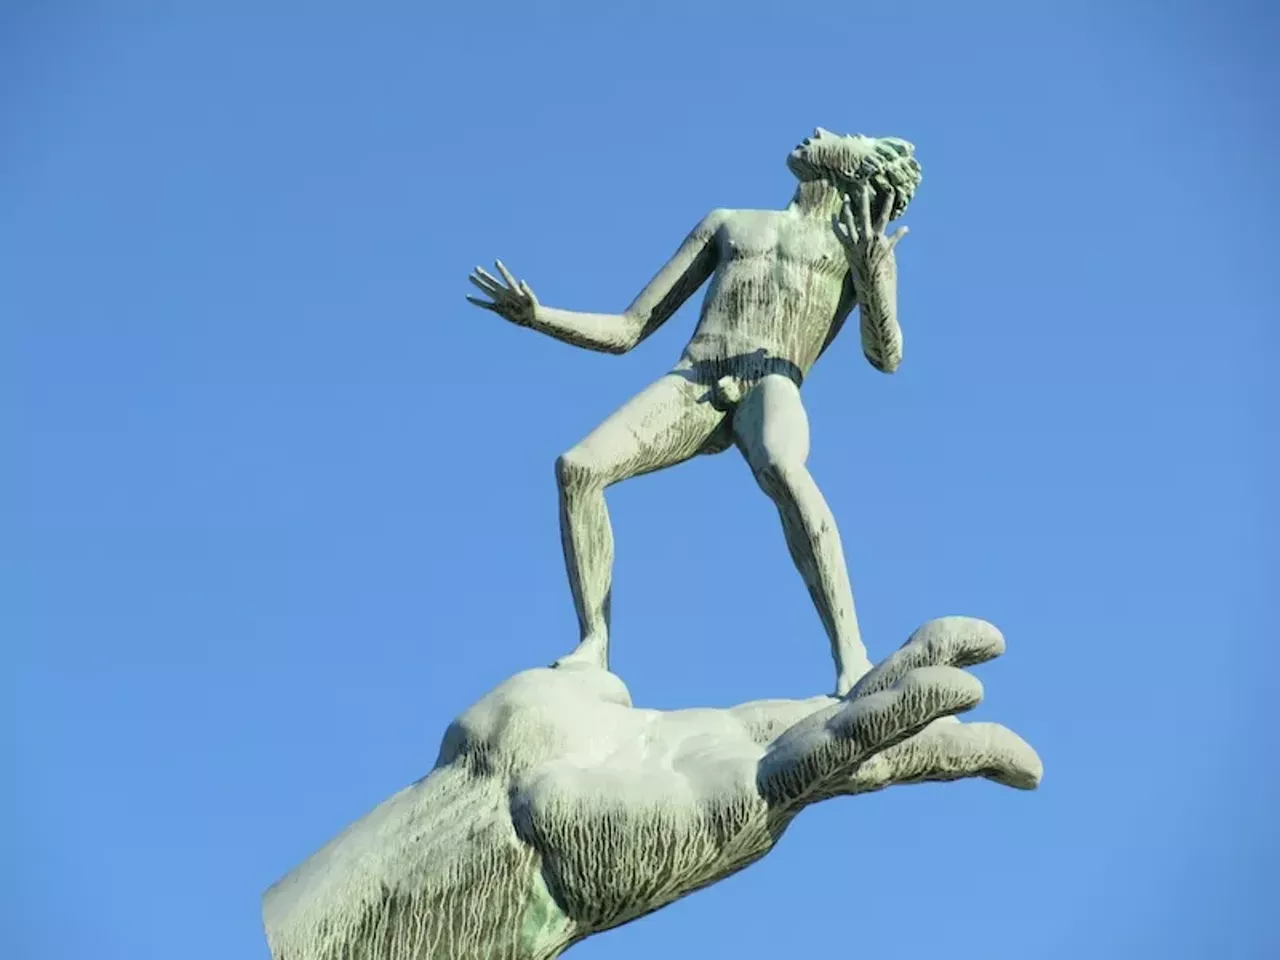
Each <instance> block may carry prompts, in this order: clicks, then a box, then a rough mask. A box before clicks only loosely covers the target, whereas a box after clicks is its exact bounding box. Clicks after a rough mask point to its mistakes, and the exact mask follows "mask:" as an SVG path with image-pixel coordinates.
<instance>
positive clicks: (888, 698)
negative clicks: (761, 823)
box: [756, 667, 982, 806]
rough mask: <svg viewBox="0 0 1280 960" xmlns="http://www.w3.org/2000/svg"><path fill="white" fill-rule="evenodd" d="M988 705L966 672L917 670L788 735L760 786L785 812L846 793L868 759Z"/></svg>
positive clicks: (766, 763)
mask: <svg viewBox="0 0 1280 960" xmlns="http://www.w3.org/2000/svg"><path fill="white" fill-rule="evenodd" d="M981 699H982V684H981V683H980V682H979V681H978V679H977V678H976V677H973V676H970V675H969V674H967V673H965V672H964V671H963V670H957V669H955V668H953V667H923V668H920V669H918V670H912V671H910V672H908V673H907V674H906V675H904V676H903V677H901V678H900V679H899V680H898V681H897V682H896V683H895V684H894V685H893V686H892V687H891V688H890V689H888V690H882V691H881V692H879V693H874V694H869V695H867V696H865V697H859V698H857V699H849V698H847V699H844V700H839V701H837V702H836V703H834V704H832V705H831V706H829V707H826V708H824V709H822V710H819V711H818V712H816V713H814V714H811V715H810V716H808V717H805V718H804V719H803V720H801V721H800V722H798V723H796V724H795V725H794V726H792V727H790V728H789V729H787V730H786V731H785V732H784V733H783V734H782V736H780V737H778V739H777V740H775V741H774V742H773V744H772V745H771V746H770V747H769V751H768V752H767V753H766V754H765V755H764V757H763V758H761V760H760V763H759V765H758V767H757V768H756V785H757V788H758V789H759V790H760V792H761V795H762V796H763V797H764V798H765V800H766V801H767V802H768V803H769V804H770V805H782V806H789V805H792V804H801V805H803V804H806V803H809V802H812V801H813V800H815V799H818V798H819V797H821V796H822V795H823V794H824V793H825V794H828V795H829V794H830V793H831V792H832V791H835V792H839V791H840V790H842V789H845V785H846V784H847V783H848V779H849V777H850V776H852V775H853V773H854V771H855V770H856V769H857V767H858V765H859V764H861V763H863V762H864V761H866V760H867V759H868V758H870V757H872V756H874V755H875V754H877V753H879V752H880V751H882V750H887V749H888V748H889V747H892V746H893V745H894V744H896V743H901V742H902V741H903V740H905V739H906V738H908V737H910V736H912V735H913V734H915V733H917V732H918V731H920V730H921V729H923V728H924V727H925V726H927V725H928V724H929V723H932V722H933V721H934V720H937V719H938V718H940V717H947V716H952V715H954V714H957V713H961V712H963V711H965V710H970V709H972V708H973V707H974V706H976V705H977V704H978V702H979V701H981Z"/></svg>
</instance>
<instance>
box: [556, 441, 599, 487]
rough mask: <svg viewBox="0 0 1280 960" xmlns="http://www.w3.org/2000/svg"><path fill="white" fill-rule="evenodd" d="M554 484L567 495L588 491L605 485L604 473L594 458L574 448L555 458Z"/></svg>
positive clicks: (578, 448) (584, 451)
mask: <svg viewBox="0 0 1280 960" xmlns="http://www.w3.org/2000/svg"><path fill="white" fill-rule="evenodd" d="M556 483H557V484H559V486H560V489H561V490H564V491H565V492H567V493H573V492H578V491H583V490H590V489H593V488H599V487H603V486H604V485H605V473H604V469H603V467H602V466H601V464H600V462H599V461H598V460H597V459H596V458H595V457H593V456H592V455H591V454H590V453H588V452H587V451H586V450H584V449H582V448H581V447H574V448H573V449H572V450H570V451H569V452H568V453H564V454H561V455H560V456H559V457H557V458H556Z"/></svg>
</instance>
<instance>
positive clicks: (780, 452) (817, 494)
mask: <svg viewBox="0 0 1280 960" xmlns="http://www.w3.org/2000/svg"><path fill="white" fill-rule="evenodd" d="M733 435H734V440H735V441H736V443H737V445H738V448H739V449H740V450H741V451H742V454H743V456H745V457H746V459H747V463H748V464H750V466H751V471H752V473H754V474H755V477H756V481H757V482H758V483H759V484H760V488H761V489H762V490H764V492H765V493H766V494H768V495H769V498H770V499H771V500H773V502H774V504H775V505H776V506H777V508H778V515H779V516H780V517H781V518H782V530H783V532H784V533H785V535H786V539H787V548H788V549H789V550H790V551H791V559H792V560H793V561H794V562H795V565H796V568H797V569H798V570H799V571H800V574H801V576H803V577H804V582H805V586H806V587H808V588H809V596H811V597H812V598H813V603H814V606H816V607H817V608H818V616H819V617H821V618H822V625H823V627H824V628H825V629H826V631H827V637H828V639H829V640H830V641H831V655H832V657H833V658H834V659H835V662H836V695H837V696H844V694H846V693H848V692H849V689H850V688H851V687H852V686H853V685H854V683H856V682H857V680H858V678H859V677H861V676H862V675H863V674H864V673H866V672H867V671H868V670H870V669H871V662H870V660H868V659H867V649H866V647H865V646H863V643H862V637H861V635H860V634H859V632H858V618H857V614H856V613H855V612H854V608H853V589H852V587H851V586H850V585H849V571H848V569H847V568H846V567H845V562H844V551H843V550H842V549H841V547H840V534H839V532H838V531H837V530H836V521H835V517H833V516H832V515H831V508H830V507H828V506H827V501H826V500H825V499H824V498H823V496H822V493H821V491H819V490H818V485H817V484H816V483H815V482H814V480H813V477H812V476H811V475H810V474H809V469H808V467H806V466H805V461H806V460H808V458H809V418H808V417H807V416H806V415H805V412H804V406H803V404H801V402H800V388H799V387H797V386H796V384H795V383H794V382H792V381H791V380H790V379H789V378H788V377H785V376H781V375H778V374H770V375H769V376H766V377H764V378H763V379H762V380H760V382H759V383H758V384H756V386H755V387H753V388H752V390H751V391H750V392H749V393H748V394H747V396H746V397H745V398H744V399H743V400H742V402H741V403H740V404H739V405H738V408H737V410H736V411H735V412H734V415H733Z"/></svg>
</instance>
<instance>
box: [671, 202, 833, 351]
mask: <svg viewBox="0 0 1280 960" xmlns="http://www.w3.org/2000/svg"><path fill="white" fill-rule="evenodd" d="M715 243H716V246H717V253H718V265H717V268H716V272H715V275H714V276H713V277H712V280H711V286H710V288H709V289H708V291H707V295H706V299H705V300H704V301H703V305H702V314H701V318H700V319H699V322H698V327H697V329H696V331H695V332H694V335H693V339H692V340H691V341H690V343H689V346H688V347H687V348H686V350H685V356H684V361H685V362H686V363H693V364H711V365H714V366H715V367H716V368H717V370H721V371H723V372H725V373H741V374H742V375H749V373H750V371H749V370H742V371H739V370H737V369H736V367H735V361H737V360H738V358H741V361H740V364H739V365H743V366H752V365H758V364H759V361H760V359H761V358H767V359H768V360H772V361H774V362H777V361H782V362H784V363H786V364H791V365H794V367H795V368H797V370H798V372H799V373H800V375H801V376H803V375H804V374H805V373H807V372H808V371H809V369H810V368H811V367H812V366H813V364H814V361H816V360H817V359H818V354H819V353H821V351H822V347H823V345H824V344H825V343H826V341H827V337H828V334H829V333H830V332H831V328H832V324H833V323H834V322H835V320H836V312H837V308H838V307H839V305H840V294H841V290H842V288H843V285H844V279H845V277H846V275H847V274H848V272H849V267H848V261H847V260H846V258H845V254H844V251H843V249H842V248H841V246H840V242H839V240H838V239H837V238H836V236H835V231H834V230H833V229H832V228H831V224H830V223H828V222H826V221H824V220H823V219H822V218H820V217H806V216H802V215H799V214H796V213H792V212H788V211H773V210H735V211H732V212H730V213H729V214H728V215H727V217H726V218H725V220H724V222H723V224H722V225H721V226H720V229H719V230H718V231H717V233H716V237H715Z"/></svg>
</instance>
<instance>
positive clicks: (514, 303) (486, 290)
mask: <svg viewBox="0 0 1280 960" xmlns="http://www.w3.org/2000/svg"><path fill="white" fill-rule="evenodd" d="M494 266H496V267H497V268H498V272H499V273H501V274H502V280H505V281H506V283H503V282H502V280H499V279H498V278H497V277H495V276H494V275H493V274H491V273H489V271H487V270H485V269H484V268H483V267H476V268H475V270H474V271H472V273H471V276H470V277H469V278H468V279H469V280H470V281H471V282H472V283H474V284H475V285H476V286H477V287H478V288H479V289H480V292H481V293H483V294H484V295H485V296H486V297H488V298H489V299H488V300H482V299H481V298H480V297H467V302H468V303H474V304H475V305H476V306H477V307H484V309H486V310H491V311H493V312H494V313H496V314H497V315H498V316H500V317H504V318H505V319H507V320H510V321H511V322H512V323H514V324H516V325H517V326H521V327H528V326H532V325H533V318H534V315H535V313H536V312H537V309H538V298H537V297H535V296H534V295H533V291H532V290H530V289H529V285H528V284H527V283H525V282H524V281H523V280H516V278H515V277H513V276H512V275H511V273H510V272H509V271H508V270H507V268H506V267H504V266H503V265H502V261H501V260H497V261H495V262H494Z"/></svg>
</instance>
